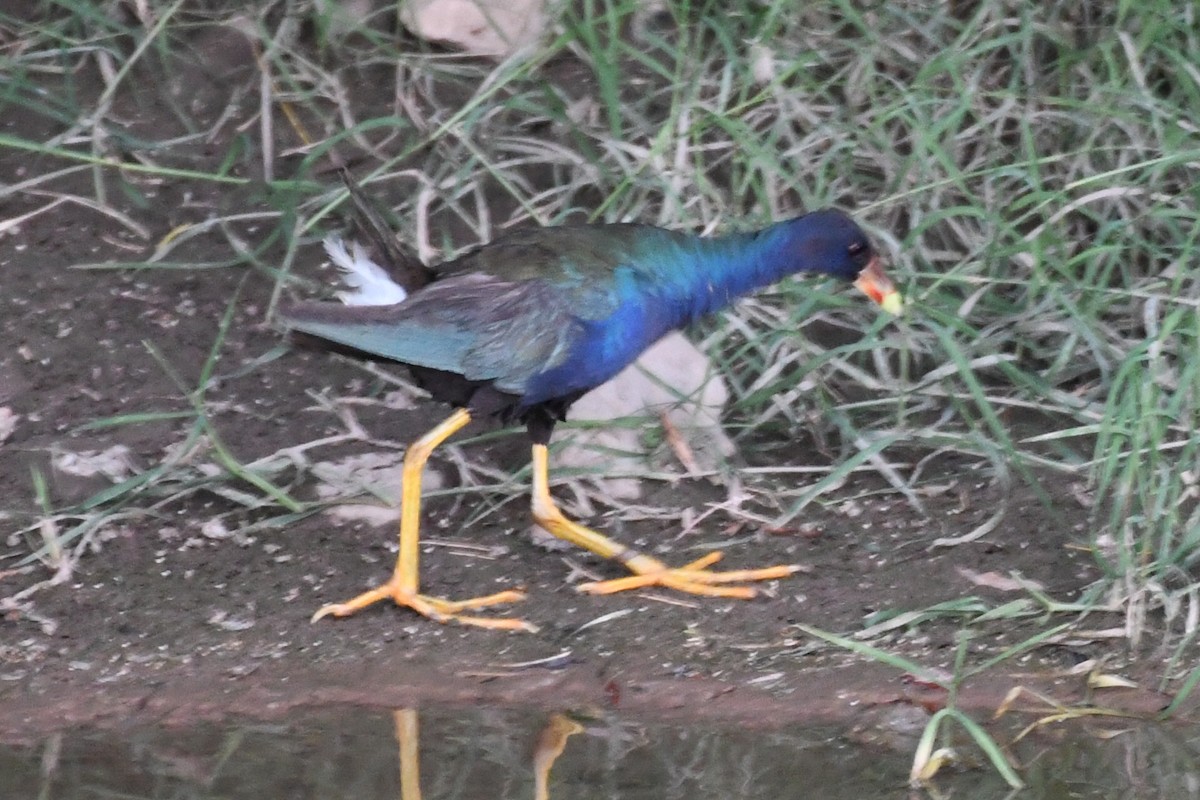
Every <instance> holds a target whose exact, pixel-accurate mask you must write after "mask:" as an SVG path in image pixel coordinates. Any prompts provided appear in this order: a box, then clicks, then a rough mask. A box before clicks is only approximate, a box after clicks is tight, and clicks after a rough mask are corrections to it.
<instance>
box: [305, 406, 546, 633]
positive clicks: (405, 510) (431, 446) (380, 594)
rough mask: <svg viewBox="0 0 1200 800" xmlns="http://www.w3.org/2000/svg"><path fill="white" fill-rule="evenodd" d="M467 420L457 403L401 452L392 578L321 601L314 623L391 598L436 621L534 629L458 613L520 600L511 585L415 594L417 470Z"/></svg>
mask: <svg viewBox="0 0 1200 800" xmlns="http://www.w3.org/2000/svg"><path fill="white" fill-rule="evenodd" d="M470 421H471V412H470V411H468V410H466V409H465V408H460V409H458V410H457V411H455V412H454V413H453V414H451V415H450V416H449V417H448V418H447V419H446V420H445V421H443V422H442V423H441V424H440V425H438V426H437V427H435V428H434V429H433V430H431V431H429V433H427V434H425V435H424V436H422V437H421V438H420V439H418V440H417V441H415V442H413V443H412V446H410V447H409V448H408V452H407V453H405V454H404V470H403V473H402V475H403V478H402V483H401V486H400V553H399V555H398V556H397V557H396V568H395V570H394V571H393V572H392V577H391V579H390V580H389V581H388V582H387V583H384V584H382V585H380V586H377V587H376V588H374V589H371V590H369V591H366V592H363V593H362V594H360V595H359V596H358V597H355V598H353V599H352V600H348V601H347V602H345V603H335V604H333V605H327V606H324V607H323V608H321V609H320V610H319V611H317V613H316V614H313V618H312V619H313V622H316V621H317V620H319V619H320V618H321V617H325V616H330V615H332V616H335V617H347V616H349V615H351V614H354V613H355V612H357V611H359V610H360V609H363V608H366V607H367V606H369V605H373V604H374V603H377V602H379V601H380V600H387V599H390V600H392V601H393V602H394V603H396V605H400V606H407V607H408V608H411V609H412V610H413V611H416V612H417V613H418V614H421V615H423V616H426V617H429V618H430V619H433V620H436V621H438V622H459V623H462V624H464V625H477V626H479V627H481V628H499V629H503V630H526V631H533V630H537V629H536V628H535V627H534V626H533V625H530V624H529V623H528V622H525V621H524V620H519V619H492V618H488V617H472V616H467V615H465V614H460V613H459V612H461V611H466V610H471V609H476V608H485V607H487V606H494V605H498V604H500V603H511V602H513V601H515V600H521V599H522V598H524V597H525V594H524V593H523V592H518V591H512V590H510V591H506V592H498V593H496V594H491V595H487V596H486V597H475V598H472V599H470V600H443V599H442V598H440V597H429V596H427V595H422V594H418V593H417V588H418V578H417V575H418V571H417V566H418V559H419V557H420V529H421V473H422V471H423V470H424V469H425V462H426V461H428V460H429V456H430V455H431V454H432V453H433V451H434V450H435V449H436V448H437V446H438V445H440V444H441V443H442V442H444V441H446V440H447V439H449V438H450V437H451V436H453V435H454V434H455V433H457V432H458V431H459V430H461V429H462V428H463V427H464V426H465V425H466V424H467V423H468V422H470Z"/></svg>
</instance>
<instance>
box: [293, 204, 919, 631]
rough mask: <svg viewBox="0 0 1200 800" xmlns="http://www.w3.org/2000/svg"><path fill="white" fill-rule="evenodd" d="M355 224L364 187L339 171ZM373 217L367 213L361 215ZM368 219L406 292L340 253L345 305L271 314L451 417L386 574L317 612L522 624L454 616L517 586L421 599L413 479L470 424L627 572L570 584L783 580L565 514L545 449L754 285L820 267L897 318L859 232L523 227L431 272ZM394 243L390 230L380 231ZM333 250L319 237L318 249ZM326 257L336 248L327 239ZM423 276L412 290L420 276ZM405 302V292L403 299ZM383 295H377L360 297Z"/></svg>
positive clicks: (414, 468) (436, 434)
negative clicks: (514, 429)
mask: <svg viewBox="0 0 1200 800" xmlns="http://www.w3.org/2000/svg"><path fill="white" fill-rule="evenodd" d="M348 184H349V185H350V186H351V195H352V198H353V199H354V201H355V205H356V207H357V210H358V212H359V216H360V219H361V218H362V217H363V216H364V212H365V211H366V209H364V208H363V204H364V198H363V196H362V194H361V191H359V190H358V189H357V187H355V186H354V185H353V183H352V182H350V181H349V180H348ZM368 217H369V212H368ZM372 225H373V226H374V228H375V232H374V235H372V237H371V238H372V239H373V240H374V244H375V245H376V247H375V250H376V251H380V250H390V251H391V253H390V255H387V256H385V257H386V258H388V259H390V260H392V261H394V262H395V261H399V262H401V263H400V264H399V265H396V264H393V265H392V266H399V267H402V268H403V271H404V272H405V273H406V275H407V277H406V278H405V280H407V281H408V282H409V283H411V284H414V285H415V288H414V286H410V287H408V288H410V289H413V290H412V291H411V293H407V294H406V293H405V292H404V291H403V290H401V291H400V292H399V293H396V292H395V291H393V290H395V289H397V288H398V287H395V286H392V288H391V289H390V290H388V291H391V292H392V293H391V294H388V293H387V292H385V293H384V295H383V297H384V299H383V300H382V301H379V300H373V298H374V297H376V296H377V295H375V294H374V289H373V288H372V287H375V288H380V287H386V286H387V285H388V284H389V282H388V281H387V279H386V278H385V277H384V273H383V271H382V270H380V269H379V268H378V267H377V266H375V265H374V264H371V263H369V261H367V259H366V258H365V257H363V255H362V253H361V252H358V253H357V255H358V256H359V257H358V258H355V257H354V256H351V255H348V254H345V250H344V248H343V249H342V251H341V252H340V254H339V255H338V260H340V261H342V262H343V264H342V266H343V267H344V268H346V269H347V270H348V272H351V273H355V274H352V275H351V276H350V277H349V279H348V283H350V284H351V285H354V286H359V287H361V288H360V290H359V292H358V293H357V294H355V295H353V296H351V297H346V296H345V295H343V299H345V300H346V301H347V303H349V304H345V305H343V304H338V303H327V302H306V303H299V304H295V305H292V306H290V307H289V308H287V309H285V310H284V311H283V313H282V314H281V317H282V320H283V322H284V324H285V325H286V326H288V327H289V328H291V329H292V330H294V331H300V332H302V333H305V334H309V335H310V336H315V337H318V338H319V339H321V340H324V341H326V342H329V343H333V344H334V345H336V346H339V347H340V348H342V349H346V348H348V349H350V350H352V351H355V352H357V353H358V354H360V355H362V356H363V357H365V358H373V359H385V360H389V361H395V362H399V363H402V364H406V365H408V366H409V367H410V369H411V371H412V374H413V376H414V377H415V379H416V380H417V382H418V383H420V385H421V386H423V387H424V388H425V389H426V390H427V391H429V393H430V394H431V395H432V396H433V397H434V398H435V399H437V400H441V401H443V402H445V403H449V404H450V405H452V406H454V408H455V411H454V413H453V414H451V415H450V416H449V417H448V418H447V419H446V420H445V421H443V422H442V423H441V424H440V425H438V426H436V427H435V428H434V429H433V430H431V431H429V432H428V433H427V434H425V435H424V436H422V437H421V438H420V439H418V440H417V441H416V442H414V443H413V445H412V446H411V447H410V448H409V450H408V453H407V454H406V456H405V460H404V471H403V485H402V487H401V512H400V553H399V556H398V557H397V560H396V567H395V570H394V573H393V575H392V577H391V578H390V579H389V580H388V581H386V582H385V583H383V584H382V585H380V586H379V587H377V588H375V589H372V590H370V591H367V592H364V593H363V594H361V595H359V596H357V597H355V598H353V599H351V600H349V601H347V602H345V603H337V604H334V605H327V606H325V607H324V608H322V609H320V610H319V611H317V613H316V614H315V615H314V616H313V619H314V620H316V619H319V618H320V617H324V616H327V615H333V616H337V617H343V616H347V615H350V614H353V613H355V612H356V611H358V610H359V609H362V608H364V607H366V606H369V605H371V604H373V603H375V602H377V601H379V600H385V599H390V600H392V601H394V602H395V603H396V604H398V605H402V606H407V607H409V608H412V609H413V610H415V611H417V612H418V613H420V614H423V615H425V616H427V617H430V618H432V619H435V620H437V621H439V622H448V621H456V622H460V623H465V624H470V625H479V626H482V627H489V628H504V629H532V628H533V626H532V625H530V624H529V623H526V622H524V621H522V620H518V619H511V618H491V617H479V616H472V615H468V614H464V613H463V612H464V611H469V610H473V609H478V608H483V607H486V606H492V605H496V604H499V603H506V602H510V601H514V600H519V599H520V598H521V597H523V594H522V593H521V592H519V591H507V592H500V593H498V594H493V595H488V596H486V597H478V598H473V599H469V600H459V601H448V600H443V599H440V598H435V597H429V596H426V595H422V594H420V593H419V592H418V570H417V560H418V544H419V528H420V501H421V472H422V469H423V467H424V465H425V462H426V461H427V460H428V458H429V456H430V454H431V453H432V452H433V450H434V449H435V448H437V446H438V445H440V444H441V443H442V442H444V441H445V440H446V439H447V438H449V437H450V436H452V435H453V434H454V433H455V432H456V431H458V430H460V429H461V428H462V427H463V426H465V425H466V424H467V423H468V422H470V421H471V419H472V418H474V417H479V416H491V417H496V418H498V419H500V420H501V421H502V422H506V423H507V422H517V423H520V424H522V425H524V426H525V428H526V430H527V431H528V434H529V438H530V439H531V440H532V442H533V518H534V519H535V520H536V521H537V522H538V524H540V525H541V526H542V527H543V528H545V529H546V530H547V531H549V532H551V533H552V534H554V535H555V536H557V537H559V538H561V539H564V540H566V541H568V542H571V543H573V544H576V545H578V546H580V547H583V548H585V549H587V550H590V551H591V552H593V553H596V554H598V555H600V556H602V557H604V558H609V559H613V560H615V561H618V562H620V563H621V564H623V565H624V566H625V567H626V568H627V569H628V570H629V571H630V572H631V573H632V575H630V576H627V577H624V578H618V579H615V580H610V581H603V582H598V583H586V584H582V585H581V586H580V587H579V589H580V590H581V591H585V592H592V593H599V594H604V593H611V592H618V591H623V590H627V589H634V588H639V587H645V586H662V587H667V588H671V589H676V590H679V591H682V592H689V593H692V594H698V595H709V596H719V597H733V598H749V597H753V596H754V590H753V589H752V588H750V587H747V586H742V585H729V584H743V583H746V582H751V581H761V580H770V579H775V578H781V577H785V576H787V575H790V574H791V573H792V572H794V571H795V570H796V567H793V566H773V567H766V568H763V569H748V570H736V571H729V572H718V571H713V570H710V569H709V567H711V566H712V565H713V564H714V563H715V562H716V561H717V560H719V559H720V558H721V553H720V551H717V552H714V553H710V554H708V555H707V556H705V557H704V558H701V559H699V560H697V561H694V562H692V563H690V564H687V565H685V566H682V567H674V568H673V567H669V566H667V565H666V564H664V563H663V562H662V561H660V560H659V559H657V558H654V557H652V556H649V555H647V554H645V553H641V552H638V551H636V550H634V549H632V548H629V547H625V546H623V545H621V544H619V543H617V542H615V541H613V540H612V539H610V538H608V537H607V536H604V535H602V534H600V533H598V532H596V531H594V530H591V529H590V528H587V527H585V526H583V525H580V524H579V523H577V522H574V521H572V520H570V519H568V518H567V517H566V516H565V515H564V514H563V513H562V512H561V511H560V510H559V509H558V506H557V505H555V503H554V500H553V499H552V498H551V496H550V488H549V477H548V453H547V444H548V442H549V441H550V434H551V432H552V431H553V430H554V426H555V423H556V422H558V421H559V420H561V419H563V417H564V415H565V414H566V412H567V409H568V408H569V407H570V406H571V403H572V402H574V401H575V400H577V399H578V398H579V397H580V396H582V395H583V394H584V393H586V392H587V391H588V390H590V389H592V388H594V387H596V386H598V385H600V384H601V383H604V382H605V381H607V380H608V379H609V378H611V377H613V376H614V375H616V374H617V373H618V372H619V371H620V370H621V369H622V368H624V367H625V366H626V365H628V364H629V363H630V362H632V361H633V360H634V359H636V358H637V357H638V355H639V354H640V353H641V352H642V351H643V350H645V349H646V348H647V347H649V346H650V345H651V344H653V343H654V342H655V341H657V340H658V339H659V338H660V337H661V336H663V335H664V334H666V333H667V332H668V331H671V330H674V329H677V328H680V327H682V326H685V325H687V324H688V323H690V322H692V321H693V320H695V319H697V318H699V317H701V316H704V315H705V314H710V313H712V312H714V311H718V310H720V309H722V308H724V307H726V306H728V305H729V304H730V303H732V302H733V301H734V300H736V299H737V298H739V297H741V296H742V295H745V294H747V293H749V292H751V291H754V290H755V289H758V288H760V287H764V286H767V285H769V284H772V283H774V282H776V281H778V280H780V279H781V278H783V277H785V276H788V275H792V274H794V273H815V274H819V275H832V276H834V277H836V278H840V279H843V280H845V281H847V282H852V283H854V285H856V286H857V287H858V288H859V289H861V290H862V291H863V292H865V293H866V294H867V296H868V297H870V298H871V299H872V300H874V301H875V302H876V303H879V304H880V305H881V306H882V307H883V308H884V309H886V310H888V311H890V312H892V313H897V312H899V310H900V308H901V299H900V295H899V293H898V292H897V291H896V289H895V288H894V287H893V285H892V283H891V281H889V280H888V278H887V276H886V275H885V274H884V273H883V270H882V269H881V268H880V264H879V258H878V256H877V255H876V253H875V250H874V249H873V248H872V246H871V243H870V241H869V240H868V238H867V236H866V235H865V234H864V233H863V231H862V229H861V228H859V226H858V225H856V224H855V223H854V221H853V220H851V219H850V217H848V216H847V215H846V214H843V213H842V212H840V211H835V210H824V211H815V212H812V213H809V214H805V215H803V216H800V217H796V218H794V219H789V220H787V221H784V222H780V223H777V224H775V225H772V226H770V227H768V228H764V229H763V230H759V231H755V232H751V233H732V234H729V235H726V236H719V237H712V238H704V237H700V236H696V235H693V234H690V233H682V232H678V231H670V230H664V229H662V228H656V227H652V226H649V225H634V224H614V225H564V226H561V227H542V228H539V227H530V228H524V229H519V230H514V231H511V232H508V233H505V234H503V235H502V236H500V237H498V238H497V239H495V240H494V241H492V242H491V243H489V244H486V245H484V246H482V247H478V248H476V249H474V250H471V251H470V252H468V253H466V254H464V255H462V256H460V257H459V258H456V259H454V260H452V261H447V262H445V263H442V264H439V265H437V266H435V267H433V268H432V269H427V268H425V267H424V265H422V264H420V262H419V261H416V259H415V256H413V255H412V254H411V253H409V252H408V251H406V250H404V249H402V248H401V249H397V248H396V246H395V240H394V239H391V241H390V242H389V241H378V240H380V239H382V238H384V237H383V236H382V235H381V234H380V233H379V225H378V219H377V218H376V219H374V220H372V219H369V218H368V220H367V224H366V225H364V227H368V226H372ZM388 238H390V237H388ZM328 247H330V245H329V243H327V248H328ZM332 252H336V245H334V246H333V250H332V251H331V254H332ZM422 284H423V285H422ZM399 298H403V299H399ZM373 302H375V303H378V302H383V303H385V304H382V305H379V304H372V303H373Z"/></svg>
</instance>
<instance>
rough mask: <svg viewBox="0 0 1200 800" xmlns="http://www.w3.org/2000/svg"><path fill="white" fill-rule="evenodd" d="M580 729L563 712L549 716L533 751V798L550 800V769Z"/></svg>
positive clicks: (581, 727)
mask: <svg viewBox="0 0 1200 800" xmlns="http://www.w3.org/2000/svg"><path fill="white" fill-rule="evenodd" d="M582 731H583V726H582V725H580V724H579V723H578V722H576V721H575V720H573V719H571V718H569V717H567V716H564V715H563V714H555V715H554V716H552V717H551V718H550V722H549V723H547V724H546V727H545V729H544V730H543V731H542V732H541V734H540V735H539V736H538V741H537V745H536V747H535V748H534V751H533V798H534V800H550V769H551V767H553V766H554V762H555V761H557V760H558V757H559V756H561V755H562V752H563V750H564V749H566V746H567V739H570V738H571V737H572V736H574V735H575V734H577V733H580V732H582ZM406 800H407V799H406Z"/></svg>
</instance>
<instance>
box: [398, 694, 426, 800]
mask: <svg viewBox="0 0 1200 800" xmlns="http://www.w3.org/2000/svg"><path fill="white" fill-rule="evenodd" d="M392 718H393V720H394V721H395V723H396V747H397V749H398V750H399V752H400V800H421V760H420V759H421V753H420V748H421V737H420V734H419V733H418V730H419V728H418V725H419V720H418V719H417V711H416V709H413V708H398V709H396V710H395V711H393V712H392Z"/></svg>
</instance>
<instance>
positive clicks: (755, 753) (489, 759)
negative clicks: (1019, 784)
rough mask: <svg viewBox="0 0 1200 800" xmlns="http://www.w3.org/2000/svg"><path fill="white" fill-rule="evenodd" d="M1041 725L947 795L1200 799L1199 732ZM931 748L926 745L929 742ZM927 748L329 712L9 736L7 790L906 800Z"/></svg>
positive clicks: (4, 765)
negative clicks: (1098, 731) (1008, 761)
mask: <svg viewBox="0 0 1200 800" xmlns="http://www.w3.org/2000/svg"><path fill="white" fill-rule="evenodd" d="M1111 730H1122V731H1123V732H1121V733H1120V734H1119V735H1116V736H1112V737H1107V738H1105V737H1100V736H1097V735H1095V734H1094V733H1087V732H1083V731H1078V730H1076V731H1075V732H1073V733H1071V734H1069V735H1065V734H1064V733H1063V732H1062V731H1053V732H1048V733H1044V734H1039V737H1038V738H1037V739H1036V740H1035V739H1033V738H1031V739H1029V740H1028V741H1027V742H1023V743H1022V745H1021V747H1020V748H1019V751H1018V753H1017V757H1018V758H1019V759H1020V760H1021V762H1022V773H1023V775H1024V777H1025V778H1026V780H1027V781H1028V782H1029V788H1027V789H1026V790H1024V791H1022V792H1020V793H1018V794H1013V793H1012V792H1011V791H1010V790H1009V789H1008V788H1007V787H1006V786H1005V785H1004V783H1003V781H1001V780H1000V778H999V777H998V776H996V775H995V774H994V772H992V771H991V770H989V769H987V768H986V767H984V766H982V765H981V766H978V767H977V768H962V769H959V770H957V771H955V772H954V773H953V774H948V775H945V776H944V777H943V776H939V780H938V787H937V788H938V794H939V795H941V796H946V797H960V798H971V800H989V799H990V798H1006V797H1010V796H1011V797H1019V798H1021V799H1022V800H1026V798H1029V799H1031V800H1032V799H1035V798H1039V799H1040V798H1046V799H1047V800H1049V799H1051V798H1052V799H1053V800H1066V799H1067V798H1097V799H1098V800H1107V799H1108V798H1139V800H1143V799H1145V800H1153V799H1154V798H1163V799H1164V800H1167V798H1169V799H1170V800H1189V799H1190V798H1200V731H1197V730H1194V729H1183V728H1173V729H1172V728H1154V727H1148V726H1147V727H1138V726H1133V725H1130V726H1125V727H1124V728H1121V729H1117V728H1115V727H1114V728H1112V729H1111ZM914 744H915V743H914ZM911 753H912V749H911V747H908V746H897V747H894V748H887V747H883V746H863V745H858V744H852V743H850V741H849V740H848V739H847V738H845V737H843V736H841V735H839V734H838V733H836V732H834V731H831V730H823V729H799V728H791V729H786V730H783V731H778V732H763V731H754V730H747V729H745V728H724V729H722V728H713V727H703V728H697V727H675V726H670V725H662V724H655V723H652V722H646V721H634V720H623V719H621V718H620V717H619V716H612V715H604V716H593V717H592V718H588V717H587V716H581V715H578V714H576V715H565V714H564V715H559V714H548V713H546V714H534V713H529V712H512V711H494V710H463V709H457V710H454V709H440V710H423V711H421V712H417V711H398V712H392V713H387V712H377V711H368V710H363V709H349V708H347V709H326V710H322V711H317V712H309V713H305V714H303V715H295V716H292V717H290V718H287V719H285V720H282V721H280V722H278V723H272V724H265V723H262V722H247V721H243V722H236V721H230V722H226V723H223V724H213V723H203V724H197V725H195V726H193V727H188V728H129V729H126V730H111V729H110V730H80V731H77V732H71V733H66V734H56V735H54V736H51V737H48V738H46V739H44V740H42V741H38V742H32V743H22V744H17V745H13V744H8V745H5V744H0V798H3V800H8V799H9V798H31V799H32V798H45V800H51V799H54V800H74V799H75V798H88V800H96V798H121V799H122V800H130V799H132V798H172V800H181V799H183V798H197V799H199V798H213V799H214V800H216V799H217V798H220V800H234V799H236V798H254V800H262V798H308V797H313V798H356V800H372V799H373V798H387V799H388V800H421V799H422V798H423V800H476V799H478V800H509V799H510V798H512V799H513V800H515V799H516V798H522V800H528V799H529V798H533V800H549V799H550V798H555V800H593V798H595V799H596V800H599V799H600V798H604V800H640V799H641V798H679V799H680V800H708V799H709V798H714V799H715V798H721V799H722V800H727V799H728V798H822V799H823V800H826V799H827V800H839V799H840V798H848V799H849V798H853V800H870V799H871V798H907V797H914V796H922V795H921V793H916V794H913V793H910V792H909V790H908V789H907V786H906V784H907V777H908V770H909V766H910V759H911Z"/></svg>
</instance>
